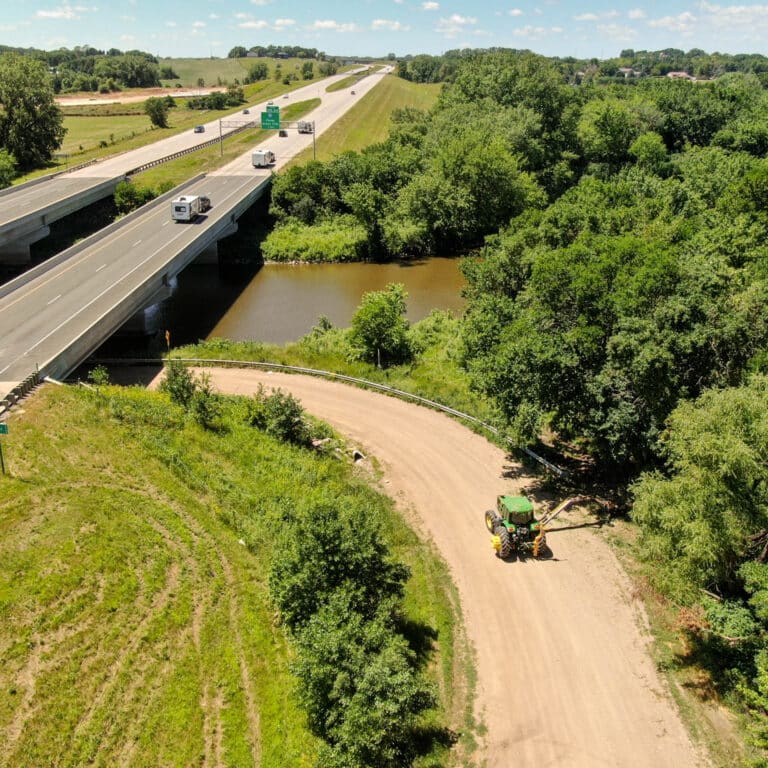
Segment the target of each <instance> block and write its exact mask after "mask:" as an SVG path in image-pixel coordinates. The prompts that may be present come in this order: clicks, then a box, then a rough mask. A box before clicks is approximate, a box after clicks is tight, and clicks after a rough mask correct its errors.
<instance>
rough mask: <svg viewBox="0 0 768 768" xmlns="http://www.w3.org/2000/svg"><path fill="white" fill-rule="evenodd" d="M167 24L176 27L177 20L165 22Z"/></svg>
mask: <svg viewBox="0 0 768 768" xmlns="http://www.w3.org/2000/svg"><path fill="white" fill-rule="evenodd" d="M165 26H166V27H175V26H176V22H175V21H166V22H165Z"/></svg>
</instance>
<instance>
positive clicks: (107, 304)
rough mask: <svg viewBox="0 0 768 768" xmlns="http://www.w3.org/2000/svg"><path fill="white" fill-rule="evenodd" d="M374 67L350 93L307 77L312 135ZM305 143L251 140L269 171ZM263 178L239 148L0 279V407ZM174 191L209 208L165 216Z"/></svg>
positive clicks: (119, 314) (124, 305)
mask: <svg viewBox="0 0 768 768" xmlns="http://www.w3.org/2000/svg"><path fill="white" fill-rule="evenodd" d="M384 74H386V71H385V72H382V73H379V74H374V75H369V76H368V77H366V78H364V79H363V80H362V81H360V82H358V83H356V84H355V90H354V91H352V90H351V89H343V90H341V91H335V92H332V93H326V92H325V91H324V90H322V91H321V89H320V86H318V85H317V84H314V85H313V86H311V88H313V89H314V93H308V94H304V96H305V98H306V97H307V96H311V95H315V96H320V97H321V98H322V103H321V105H320V106H319V107H318V108H317V109H315V110H314V111H313V112H312V113H310V114H308V115H306V116H305V119H309V120H313V121H314V122H315V126H316V132H317V133H322V131H324V130H325V129H327V128H328V127H330V126H331V125H332V124H333V123H334V122H335V121H336V120H337V119H338V118H339V117H340V116H341V115H343V114H344V113H345V112H346V111H347V110H348V109H349V108H350V107H351V106H352V105H353V104H355V103H356V102H357V100H358V99H359V98H361V97H362V96H363V95H365V93H367V92H368V91H370V90H371V89H372V88H373V87H375V85H376V84H377V83H378V82H380V81H381V77H382V76H383V75H384ZM325 84H326V83H323V85H322V87H323V89H324V87H325ZM293 95H294V94H292V96H293ZM313 140H314V136H313V135H306V134H299V133H298V132H289V135H288V136H287V137H285V138H277V137H275V136H273V137H272V138H271V139H270V140H269V141H268V142H263V143H262V144H260V145H259V147H260V148H269V149H272V150H273V151H275V152H276V155H277V162H276V163H275V165H274V166H273V169H272V170H276V169H278V168H280V167H282V166H283V165H284V164H286V163H287V162H289V161H290V160H291V159H292V158H293V157H294V156H295V155H296V153H297V152H299V151H301V150H302V149H305V148H306V147H307V146H311V145H312V142H313ZM255 148H256V147H253V149H255ZM121 162H122V161H121ZM108 164H109V165H108ZM102 167H107V168H108V169H109V170H110V173H109V174H108V177H111V178H110V181H111V180H114V179H115V178H116V177H115V176H112V175H111V172H112V171H115V170H116V166H115V164H114V162H113V161H107V162H105V163H104V165H103V166H102ZM134 167H135V165H134ZM86 170H87V169H86ZM78 173H80V172H78ZM71 175H72V176H73V177H76V176H77V174H71ZM270 181H271V170H261V169H258V170H257V169H254V168H253V167H252V165H251V159H250V150H249V151H248V152H247V153H245V154H243V155H242V156H241V157H239V158H237V159H236V160H234V161H233V162H231V163H229V164H227V165H226V166H224V167H223V168H220V169H219V170H217V171H214V172H213V173H211V174H209V175H207V176H204V177H198V178H197V179H194V180H192V181H191V182H189V183H187V184H185V185H182V186H181V187H177V188H176V189H174V190H172V191H171V192H169V193H167V194H166V195H164V196H162V197H160V198H158V199H157V200H154V201H153V202H151V203H149V204H148V205H146V206H144V207H142V208H141V209H139V210H138V211H134V212H133V213H132V214H129V215H128V216H126V217H125V218H123V219H120V220H119V221H117V222H115V223H113V224H111V225H110V226H108V227H107V228H105V229H103V230H101V231H100V232H97V233H96V234H94V235H92V236H91V237H89V238H87V239H86V240H84V241H82V242H80V243H78V244H76V245H74V246H72V247H71V248H69V249H67V250H66V251H63V252H61V253H59V254H57V255H56V256H53V257H52V258H51V259H49V260H47V261H46V262H44V263H42V264H40V265H38V266H37V267H35V268H33V269H31V270H29V271H27V272H25V273H24V274H22V275H20V276H19V277H17V278H16V279H15V280H12V281H11V282H9V283H6V284H5V285H2V286H0V414H1V413H2V411H3V408H4V405H3V401H4V400H7V396H8V395H9V394H10V393H12V392H13V391H14V390H15V389H16V387H18V385H19V383H20V382H23V381H24V380H25V379H27V377H29V376H30V375H31V374H34V373H35V372H37V373H38V374H39V375H40V376H51V377H53V378H57V377H59V378H60V377H63V376H65V375H66V374H67V373H69V372H70V371H72V370H73V369H74V368H76V367H77V365H78V364H79V363H81V362H82V361H83V360H84V359H85V358H86V357H88V355H89V354H91V352H93V350H94V349H96V348H97V347H98V346H99V345H100V344H101V343H102V342H103V341H105V340H106V339H107V338H109V336H110V335H112V334H113V333H114V332H115V331H116V330H117V329H118V328H120V326H122V325H123V324H124V323H125V322H127V321H128V320H129V319H130V318H131V317H133V316H134V315H135V314H136V313H137V312H138V311H140V310H142V309H144V308H145V307H147V306H149V305H151V304H153V303H156V302H157V301H158V300H160V299H162V298H164V297H165V296H166V295H167V290H168V287H169V285H170V283H171V281H172V279H173V278H174V277H175V276H176V275H177V274H178V273H179V272H181V271H182V270H183V269H184V267H186V266H187V265H188V264H190V263H191V262H192V261H194V260H195V259H196V258H198V257H200V256H201V255H204V254H208V255H210V254H211V252H212V251H213V250H214V249H216V244H217V242H218V241H219V240H221V239H222V238H224V237H227V236H228V235H230V234H232V233H234V232H235V231H236V229H237V220H238V219H239V217H240V216H241V215H242V214H243V213H244V212H245V211H246V210H247V209H248V208H250V206H251V205H253V203H254V202H255V201H256V200H257V199H258V198H259V197H260V196H261V195H262V194H263V193H264V191H265V190H266V189H267V187H268V186H269V184H270ZM182 193H183V194H205V195H207V196H208V197H209V198H210V199H211V201H212V203H213V207H212V208H211V209H210V210H209V211H208V212H207V214H205V215H204V216H201V217H199V218H198V219H197V220H196V221H195V222H192V223H179V222H175V221H173V220H172V219H171V205H170V200H171V198H173V197H176V196H178V195H179V194H182ZM1 200H2V198H1V197H0V201H1Z"/></svg>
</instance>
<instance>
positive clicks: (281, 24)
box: [275, 19, 296, 30]
mask: <svg viewBox="0 0 768 768" xmlns="http://www.w3.org/2000/svg"><path fill="white" fill-rule="evenodd" d="M295 23H296V19H275V29H278V30H279V29H286V28H287V27H292V26H293V25H294V24H295Z"/></svg>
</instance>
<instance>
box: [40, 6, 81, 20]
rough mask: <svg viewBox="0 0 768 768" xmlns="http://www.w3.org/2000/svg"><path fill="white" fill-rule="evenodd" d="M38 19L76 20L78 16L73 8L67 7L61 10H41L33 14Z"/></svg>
mask: <svg viewBox="0 0 768 768" xmlns="http://www.w3.org/2000/svg"><path fill="white" fill-rule="evenodd" d="M35 16H37V18H38V19H77V18H79V17H78V15H77V14H76V13H75V9H74V8H70V7H69V6H68V5H65V6H62V7H61V8H52V9H51V10H50V11H46V10H43V9H42V8H41V9H40V10H39V11H37V12H36V13H35Z"/></svg>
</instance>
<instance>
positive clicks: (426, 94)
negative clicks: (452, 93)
mask: <svg viewBox="0 0 768 768" xmlns="http://www.w3.org/2000/svg"><path fill="white" fill-rule="evenodd" d="M440 88H441V86H440V85H437V84H436V85H431V84H430V85H422V84H419V83H410V82H408V81H407V80H403V79H402V78H401V77H395V76H394V75H388V76H385V77H383V78H382V81H381V83H380V84H379V85H377V86H376V87H375V88H374V89H373V90H371V91H369V92H368V93H366V94H365V96H363V97H361V98H360V100H359V102H358V103H357V104H356V105H355V106H354V107H353V108H352V109H350V110H349V112H347V113H346V114H345V115H344V116H343V117H341V118H340V119H339V120H337V121H336V122H335V123H334V124H333V125H332V126H331V127H330V128H329V129H328V130H327V131H326V132H325V133H323V134H322V135H321V136H318V138H317V159H318V160H329V159H330V158H331V157H333V156H334V155H336V154H338V153H339V152H346V151H349V150H354V151H357V150H361V149H363V148H365V147H367V146H369V145H370V144H375V143H377V142H379V141H383V140H384V139H386V138H387V136H388V135H389V116H390V115H391V114H392V111H393V110H395V109H402V108H403V107H415V108H416V109H424V110H428V109H430V108H431V107H432V105H433V104H434V103H435V102H436V101H437V97H438V94H439V93H440ZM350 98H351V99H354V98H356V97H355V96H351V95H350ZM311 159H312V150H311V149H307V150H304V151H303V152H302V153H300V154H299V155H297V156H296V157H295V158H294V160H293V162H292V163H291V165H294V164H302V163H306V162H307V161H308V160H311Z"/></svg>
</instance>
